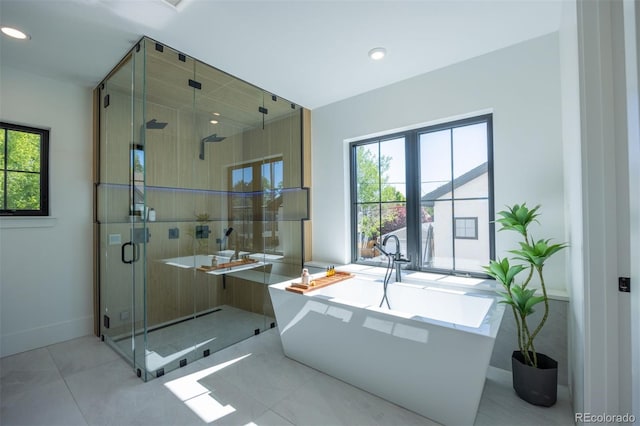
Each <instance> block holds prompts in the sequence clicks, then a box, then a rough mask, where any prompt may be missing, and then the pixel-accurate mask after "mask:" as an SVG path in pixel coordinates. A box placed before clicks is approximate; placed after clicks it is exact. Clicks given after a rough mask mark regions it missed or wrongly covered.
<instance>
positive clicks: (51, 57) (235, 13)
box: [0, 0, 571, 109]
mask: <svg viewBox="0 0 640 426" xmlns="http://www.w3.org/2000/svg"><path fill="white" fill-rule="evenodd" d="M172 1H175V0H172ZM562 1H571V0H531V1H529V0H502V1H490V0H438V1H436V0H424V1H418V0H414V1H360V0H343V1H327V0H320V1H311V0H289V1H273V0H260V1H244V0H235V1H217V0H182V2H181V3H179V4H178V6H177V7H174V6H171V5H169V4H168V3H167V2H165V1H164V0H0V24H2V25H3V26H4V25H10V26H15V27H19V28H20V29H22V30H23V31H25V32H27V33H29V34H30V36H31V39H30V40H28V41H19V40H13V39H9V38H7V37H5V36H2V37H0V64H2V65H3V66H5V65H7V66H11V67H13V68H17V69H24V70H28V71H29V72H33V73H37V74H42V75H45V76H49V77H51V78H55V79H62V80H70V81H74V82H77V83H79V84H82V85H86V86H88V87H94V86H96V85H97V84H98V83H99V82H100V81H101V80H102V79H103V78H104V77H105V76H106V75H107V73H108V72H109V71H110V70H111V69H112V68H113V67H114V66H115V65H116V64H117V63H118V61H119V60H120V59H121V58H122V57H123V56H124V55H125V53H126V52H127V51H128V50H129V49H131V48H132V46H133V45H134V44H135V43H136V42H137V41H138V40H139V39H140V38H141V37H142V36H143V35H147V36H149V37H151V38H153V39H155V40H157V41H159V42H162V43H163V44H166V45H168V46H170V47H173V48H174V49H177V50H178V51H181V52H183V53H185V54H187V55H189V56H193V57H195V58H197V59H199V60H201V61H203V62H205V63H208V64H210V65H213V66H215V67H217V68H219V69H221V70H223V71H226V72H228V73H230V74H233V75H235V76H236V77H239V78H241V79H243V80H246V81H248V82H251V83H253V84H255V85H257V86H259V87H261V88H263V89H265V90H267V91H269V92H272V93H274V94H277V95H278V96H281V97H284V98H286V99H288V100H290V101H292V102H295V103H297V104H299V105H302V106H304V107H306V108H310V109H313V108H318V107H320V106H323V105H327V104H330V103H333V102H336V101H339V100H342V99H345V98H348V97H351V96H354V95H357V94H360V93H364V92H367V91H370V90H373V89H376V88H379V87H383V86H386V85H389V84H391V83H394V82H397V81H400V80H404V79H407V78H410V77H412V76H415V75H419V74H423V73H425V72H428V71H431V70H434V69H437V68H442V67H444V66H447V65H450V64H452V63H456V62H460V61H463V60H465V59H468V58H471V57H475V56H479V55H482V54H485V53H488V52H491V51H493V50H496V49H500V48H503V47H506V46H509V45H512V44H515V43H519V42H522V41H525V40H528V39H531V38H535V37H539V36H542V35H544V34H548V33H551V32H554V31H557V30H558V28H559V25H560V15H561V9H562ZM378 46H383V47H385V48H386V49H387V52H388V53H387V57H386V58H384V59H383V60H382V61H378V62H376V61H373V60H371V59H369V57H368V56H367V52H368V51H369V50H370V49H372V48H374V47H378Z"/></svg>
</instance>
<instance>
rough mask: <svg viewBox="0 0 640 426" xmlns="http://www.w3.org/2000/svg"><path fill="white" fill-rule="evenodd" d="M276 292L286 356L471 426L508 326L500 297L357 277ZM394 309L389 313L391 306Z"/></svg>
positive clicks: (273, 293) (273, 292)
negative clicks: (501, 332)
mask: <svg viewBox="0 0 640 426" xmlns="http://www.w3.org/2000/svg"><path fill="white" fill-rule="evenodd" d="M294 281H299V280H292V281H286V282H283V283H279V284H274V285H271V286H270V287H269V293H270V295H271V300H272V302H273V308H274V311H275V315H276V320H277V322H278V328H279V331H280V336H281V338H282V345H283V348H284V352H285V354H286V355H287V356H288V357H290V358H292V359H295V360H297V361H299V362H302V363H303V364H306V365H308V366H310V367H313V368H315V369H317V370H320V371H322V372H325V373H327V374H329V375H331V376H333V377H336V378H338V379H341V380H343V381H345V382H347V383H350V384H352V385H354V386H357V387H359V388H361V389H364V390H366V391H368V392H371V393H373V394H376V395H378V396H380V397H382V398H385V399H387V400H389V401H392V402H394V403H396V404H398V405H400V406H403V407H405V408H408V409H410V410H412V411H415V412H416V413H419V414H421V415H423V416H425V417H428V418H430V419H432V420H435V421H437V422H440V423H442V424H445V425H472V424H473V422H474V419H475V416H476V412H477V410H478V404H479V402H480V397H481V395H482V389H483V387H484V381H485V377H486V373H487V368H488V366H489V359H490V357H491V352H492V351H493V344H494V342H495V337H496V334H497V331H498V328H499V326H500V321H501V320H502V314H503V311H504V307H503V305H501V304H500V305H499V304H498V303H497V302H496V298H495V297H494V296H493V295H491V294H486V295H481V294H476V295H471V294H469V293H464V292H462V291H460V290H459V289H458V290H455V289H446V288H434V286H432V285H429V284H424V285H415V284H405V283H392V284H390V285H389V289H388V298H389V301H390V304H391V308H392V309H391V310H389V309H386V308H379V307H378V306H379V304H380V301H381V299H382V283H381V282H380V281H374V279H367V278H365V277H355V278H352V279H349V280H346V281H343V282H340V283H337V284H333V285H330V286H328V287H324V288H321V289H318V290H314V291H312V292H309V293H306V294H303V295H301V294H296V293H292V292H289V291H286V290H285V287H286V286H288V285H289V284H291V282H294ZM384 306H386V305H384Z"/></svg>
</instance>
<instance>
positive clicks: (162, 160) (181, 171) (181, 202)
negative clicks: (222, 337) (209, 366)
mask: <svg viewBox="0 0 640 426" xmlns="http://www.w3.org/2000/svg"><path fill="white" fill-rule="evenodd" d="M145 46H146V49H145V59H146V62H145V102H144V105H145V111H144V112H145V123H146V125H145V131H144V137H145V156H146V167H145V171H146V180H145V192H144V193H145V199H146V205H147V208H148V211H149V212H152V215H151V216H150V217H149V218H148V219H149V220H147V221H146V222H145V223H146V226H147V228H148V229H149V233H150V235H151V237H150V238H149V242H148V244H147V252H146V260H147V265H146V278H147V280H146V283H147V286H146V307H147V341H146V361H145V362H146V365H147V369H148V370H149V372H150V374H152V375H153V376H156V377H157V376H160V375H162V374H164V373H165V372H167V371H170V370H174V369H176V368H179V367H181V366H183V365H186V364H188V363H190V362H193V361H194V360H195V359H197V358H199V357H200V356H201V354H198V353H196V342H195V338H194V336H193V327H191V321H192V320H193V319H194V318H195V315H196V308H195V301H196V300H197V295H196V292H197V288H198V282H197V273H196V268H197V267H200V266H202V265H203V264H208V263H209V262H210V261H209V260H208V259H207V258H206V255H207V235H206V232H205V231H204V227H205V226H206V223H207V221H208V218H205V217H202V215H201V213H202V212H201V211H200V210H199V208H198V198H199V194H198V191H196V189H197V185H196V184H195V183H194V180H193V167H194V157H195V156H197V144H196V143H195V141H194V135H195V132H194V124H195V115H194V111H193V102H194V90H195V89H194V87H193V83H192V82H193V81H194V67H195V60H194V59H193V58H189V57H187V56H185V55H182V54H180V53H179V52H177V51H175V50H173V49H171V48H169V47H167V46H164V45H160V44H158V43H156V42H154V41H152V40H146V44H145Z"/></svg>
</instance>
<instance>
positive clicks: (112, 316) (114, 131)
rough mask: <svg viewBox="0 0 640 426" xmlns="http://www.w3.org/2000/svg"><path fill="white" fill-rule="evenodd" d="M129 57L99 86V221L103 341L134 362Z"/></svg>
mask: <svg viewBox="0 0 640 426" xmlns="http://www.w3.org/2000/svg"><path fill="white" fill-rule="evenodd" d="M133 67H134V63H133V59H132V57H128V58H127V59H126V60H125V61H124V62H123V64H122V65H121V66H120V67H119V68H118V69H117V71H116V72H114V73H113V74H112V75H111V77H110V78H109V79H108V80H107V81H106V82H105V83H104V85H103V86H102V87H101V90H100V98H101V99H100V101H101V102H100V112H101V117H102V119H101V120H100V138H101V144H100V152H99V155H100V176H99V180H100V183H99V185H98V190H97V218H96V219H97V222H98V226H99V232H100V250H99V253H100V254H99V256H100V257H99V259H98V263H99V270H100V280H101V283H102V284H101V286H100V290H101V292H100V312H101V329H102V335H103V336H104V339H105V340H106V341H107V342H109V343H110V344H111V345H112V346H113V347H114V348H116V349H117V350H118V351H119V352H120V353H122V354H123V355H124V356H125V357H126V358H127V359H129V360H130V361H131V362H132V363H133V354H134V345H133V341H132V335H133V333H132V328H133V310H134V305H133V293H132V291H133V283H134V276H133V271H132V268H131V266H130V264H127V263H125V262H124V261H123V260H132V259H133V257H134V256H135V251H134V249H133V246H132V244H131V243H130V238H129V237H130V232H131V222H130V218H129V216H130V213H131V212H130V203H129V199H130V193H129V183H130V182H129V180H130V175H129V155H130V149H131V141H132V135H131V126H130V125H127V124H128V123H130V122H131V117H132V115H133V110H132V98H131V92H130V87H131V82H132V76H133Z"/></svg>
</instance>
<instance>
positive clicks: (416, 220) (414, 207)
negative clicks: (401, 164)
mask: <svg viewBox="0 0 640 426" xmlns="http://www.w3.org/2000/svg"><path fill="white" fill-rule="evenodd" d="M404 137H405V139H404V141H405V142H404V144H405V169H406V177H405V179H406V185H407V189H406V191H407V201H406V203H407V204H406V212H407V256H410V258H411V263H410V264H409V268H411V269H419V268H420V267H421V266H422V258H421V253H420V250H421V245H422V244H421V234H422V233H421V222H420V218H421V214H420V209H421V205H420V155H419V154H420V152H419V151H420V150H419V148H418V142H417V140H418V133H417V131H410V132H407V133H405V135H404Z"/></svg>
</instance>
